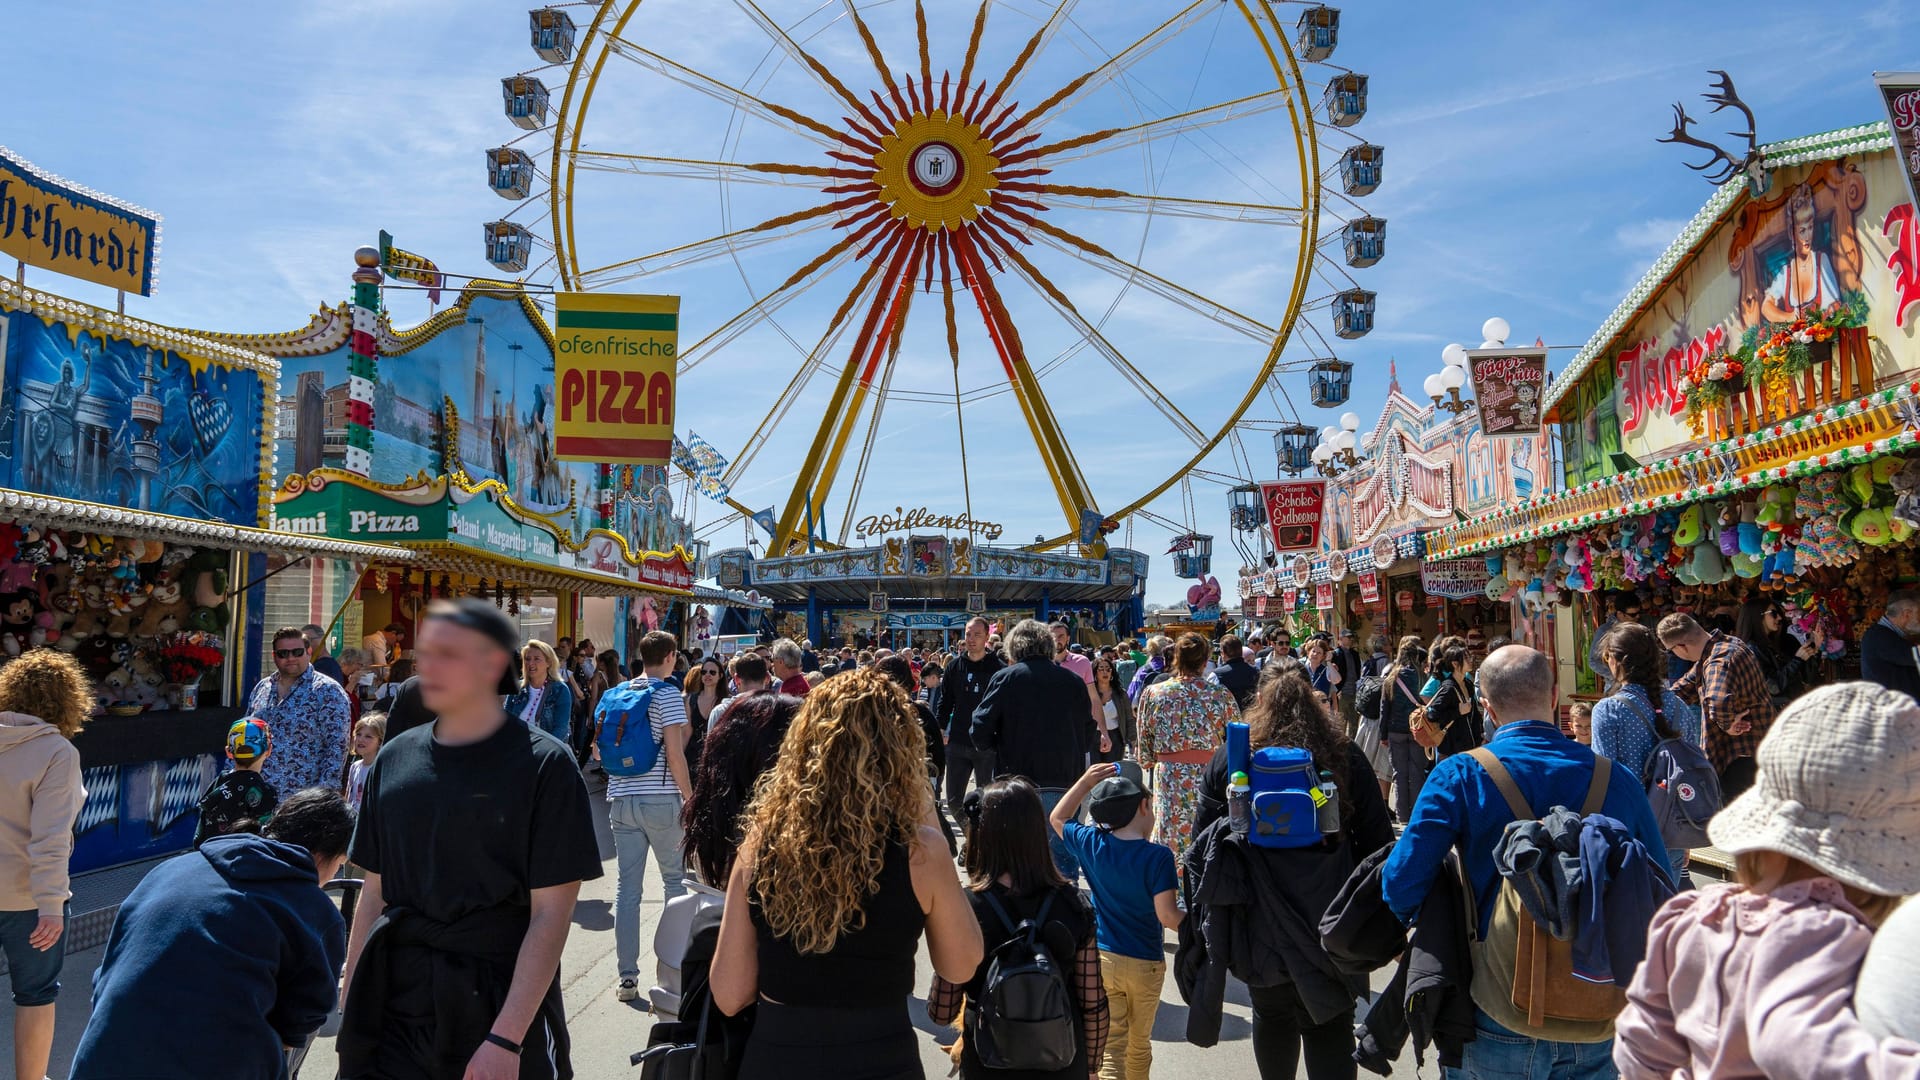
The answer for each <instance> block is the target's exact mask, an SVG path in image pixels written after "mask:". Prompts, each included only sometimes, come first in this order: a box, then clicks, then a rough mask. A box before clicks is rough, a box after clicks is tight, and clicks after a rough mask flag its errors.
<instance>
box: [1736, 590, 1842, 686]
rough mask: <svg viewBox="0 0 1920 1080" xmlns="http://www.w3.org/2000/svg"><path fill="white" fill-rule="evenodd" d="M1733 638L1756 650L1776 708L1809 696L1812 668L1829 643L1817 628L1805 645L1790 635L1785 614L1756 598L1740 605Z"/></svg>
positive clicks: (1768, 599) (1766, 600) (1765, 599)
mask: <svg viewBox="0 0 1920 1080" xmlns="http://www.w3.org/2000/svg"><path fill="white" fill-rule="evenodd" d="M1733 636H1734V637H1737V638H1739V639H1740V640H1742V641H1744V642H1746V643H1747V644H1748V645H1751V646H1753V651H1754V655H1756V656H1758V657H1759V658H1760V673H1761V674H1762V675H1764V676H1766V679H1767V694H1768V695H1769V696H1771V697H1772V698H1773V703H1774V706H1775V707H1776V708H1777V707H1779V706H1783V705H1785V704H1786V703H1787V702H1789V701H1792V700H1793V699H1794V698H1797V697H1799V696H1800V695H1801V694H1804V693H1806V692H1807V689H1808V687H1809V685H1810V682H1811V680H1810V678H1809V677H1810V676H1811V675H1812V674H1813V672H1812V670H1811V669H1810V667H1809V665H1810V664H1811V663H1812V662H1813V658H1814V657H1815V656H1817V655H1819V651H1820V646H1821V645H1823V644H1825V643H1826V637H1825V636H1824V635H1823V634H1820V632H1819V630H1818V628H1816V629H1815V636H1814V637H1812V638H1809V639H1808V640H1807V641H1805V642H1801V641H1799V640H1797V639H1795V638H1794V636H1793V635H1791V634H1789V633H1787V618H1786V613H1785V612H1783V611H1781V610H1780V605H1779V604H1778V603H1776V602H1775V601H1774V600H1773V599H1772V598H1771V597H1766V596H1756V597H1753V598H1752V599H1750V600H1748V601H1747V602H1745V603H1743V604H1741V605H1740V617H1739V618H1738V619H1737V620H1736V621H1735V622H1734V631H1733Z"/></svg>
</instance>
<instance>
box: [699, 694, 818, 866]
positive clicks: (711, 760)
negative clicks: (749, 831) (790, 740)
mask: <svg viewBox="0 0 1920 1080" xmlns="http://www.w3.org/2000/svg"><path fill="white" fill-rule="evenodd" d="M799 711H800V699H799V698H797V697H789V696H787V695H786V694H782V693H778V692H776V691H773V690H761V691H757V692H755V693H752V694H748V695H746V696H745V697H742V698H739V699H737V700H735V701H734V703H733V704H732V705H729V706H727V711H726V712H725V713H724V714H723V715H722V716H721V717H720V724H719V726H717V727H715V728H713V729H712V730H711V731H708V732H707V738H706V744H705V747H704V749H703V750H702V752H701V754H700V761H699V763H698V764H695V765H693V766H691V768H692V771H693V794H692V796H691V797H689V798H688V799H687V805H686V806H685V807H683V808H682V809H681V811H680V828H681V830H682V832H683V838H682V841H681V847H680V851H681V856H682V858H683V859H684V860H685V863H686V868H687V870H688V871H690V872H692V873H696V874H698V875H700V879H701V880H702V881H705V882H706V883H707V884H709V885H711V886H713V887H714V888H716V889H724V888H726V887H727V878H728V876H730V875H731V874H732V873H733V861H734V856H735V855H736V854H737V853H738V852H739V850H740V842H741V840H742V839H743V838H744V832H743V826H744V818H743V817H742V813H743V811H745V810H746V808H747V800H748V799H750V798H752V797H753V786H754V784H756V783H758V782H759V780H760V776H761V774H762V773H765V772H766V771H767V770H768V769H770V768H772V767H773V762H774V758H775V757H776V756H777V755H778V754H779V753H780V743H781V740H783V739H785V738H786V736H787V728H788V727H789V726H791V725H792V724H793V717H794V714H795V713H797V712H799Z"/></svg>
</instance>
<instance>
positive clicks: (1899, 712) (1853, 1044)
mask: <svg viewBox="0 0 1920 1080" xmlns="http://www.w3.org/2000/svg"><path fill="white" fill-rule="evenodd" d="M1757 764H1758V766H1759V778H1758V779H1757V780H1756V782H1755V783H1754V786H1753V787H1752V788H1751V789H1749V790H1748V791H1747V792H1746V793H1745V794H1743V795H1741V796H1740V797H1739V798H1738V799H1735V800H1734V801H1733V803H1732V804H1731V805H1729V806H1728V807H1727V808H1726V809H1725V810H1722V811H1721V812H1720V813H1719V814H1718V815H1717V816H1715V817H1714V819H1713V821H1712V822H1711V823H1709V824H1708V826H1707V835H1708V836H1709V837H1710V838H1711V839H1712V840H1713V843H1714V845H1715V846H1717V847H1719V848H1720V849H1721V850H1723V851H1726V852H1728V853H1729V854H1732V855H1733V856H1734V857H1735V864H1736V875H1737V876H1738V878H1739V883H1738V884H1726V885H1714V886H1711V887H1709V888H1706V889H1702V890H1700V891H1698V892H1691V893H1682V894H1680V895H1678V896H1676V897H1674V898H1673V899H1672V900H1670V901H1668V902H1667V904H1666V906H1665V907H1663V908H1661V909H1660V912H1659V914H1657V915H1655V916H1654V919H1653V925H1652V927H1651V928H1650V929H1649V930H1648V936H1647V955H1646V959H1645V961H1644V962H1643V963H1642V964H1641V966H1640V969H1639V971H1638V972H1637V973H1636V974H1635V976H1634V980H1633V985H1632V987H1631V988H1629V989H1628V991H1627V1007H1626V1010H1625V1011H1624V1012H1622V1013H1621V1014H1620V1018H1619V1020H1618V1021H1617V1025H1616V1037H1615V1040H1614V1049H1613V1059H1614V1063H1615V1064H1616V1065H1617V1066H1618V1067H1619V1069H1620V1073H1621V1075H1622V1076H1627V1077H1638V1076H1663V1077H1664V1076H1676V1075H1683V1076H1690V1077H1695V1078H1707V1077H1730V1076H1771V1077H1812V1076H1847V1077H1920V1044H1916V1043H1913V1042H1908V1041H1905V1040H1902V1039H1887V1040H1884V1041H1883V1040H1881V1039H1879V1038H1877V1037H1875V1035H1873V1034H1872V1033H1870V1032H1869V1031H1868V1030H1867V1029H1866V1028H1865V1027H1863V1026H1862V1025H1861V1023H1860V1019H1859V1017H1858V1016H1857V1015H1856V1014H1855V1012H1854V1008H1853V991H1854V982H1855V980H1856V978H1857V977H1858V975H1859V972H1860V965H1861V961H1862V960H1863V959H1864V958H1865V956H1866V952H1867V945H1868V943H1869V942H1871V941H1872V939H1873V931H1874V928H1875V927H1876V926H1878V925H1879V923H1880V922H1881V921H1883V920H1884V919H1885V918H1886V917H1887V916H1888V915H1889V914H1891V913H1892V911H1893V910H1894V908H1895V907H1896V906H1897V905H1898V903H1899V898H1900V897H1902V896H1906V895H1908V894H1911V893H1915V892H1920V843H1916V838H1920V704H1916V703H1915V701H1914V699H1913V698H1910V697H1908V696H1907V695H1905V694H1902V693H1897V692H1894V691H1890V690H1886V689H1884V688H1882V687H1880V686H1877V685H1875V684H1873V683H1865V682H1849V683H1840V684H1837V685H1833V686H1825V687H1821V688H1819V689H1817V690H1814V691H1812V692H1811V693H1808V694H1806V695H1805V696H1803V697H1801V698H1799V699H1798V700H1796V701H1795V702H1794V703H1793V704H1792V705H1790V706H1788V707H1787V709H1786V710H1785V711H1784V712H1782V713H1781V714H1780V718H1779V720H1778V721H1776V722H1775V723H1774V726H1773V730H1772V731H1771V732H1770V733H1769V734H1768V735H1767V738H1766V740H1765V741H1764V742H1762V743H1761V744H1760V749H1759V753H1758V755H1757Z"/></svg>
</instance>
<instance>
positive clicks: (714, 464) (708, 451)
mask: <svg viewBox="0 0 1920 1080" xmlns="http://www.w3.org/2000/svg"><path fill="white" fill-rule="evenodd" d="M673 463H674V464H675V465H677V466H679V468H680V470H681V471H682V472H684V473H686V474H687V475H688V476H690V477H692V478H693V480H694V486H695V487H696V488H698V489H699V491H700V494H702V495H705V496H706V497H707V498H709V499H712V500H713V501H715V502H725V501H727V496H728V495H729V494H731V491H730V490H729V489H728V487H727V485H726V484H725V483H724V482H723V481H722V480H721V479H720V477H721V476H722V475H723V474H724V473H725V472H726V469H727V459H726V458H725V457H723V456H721V454H720V451H718V450H715V449H714V448H713V444H712V443H709V442H708V441H707V440H705V439H703V438H701V437H700V436H699V434H698V433H696V432H693V431H689V432H687V441H686V442H681V441H680V436H678V435H675V436H674V437H673Z"/></svg>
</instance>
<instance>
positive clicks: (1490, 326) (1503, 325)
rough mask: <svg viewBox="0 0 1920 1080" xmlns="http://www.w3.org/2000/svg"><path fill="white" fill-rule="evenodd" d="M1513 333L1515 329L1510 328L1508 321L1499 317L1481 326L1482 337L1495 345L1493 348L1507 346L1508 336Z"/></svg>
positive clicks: (1496, 316)
mask: <svg viewBox="0 0 1920 1080" xmlns="http://www.w3.org/2000/svg"><path fill="white" fill-rule="evenodd" d="M1512 333H1513V327H1511V326H1508V325H1507V320H1505V319H1503V318H1501V317H1500V316H1498V315H1495V316H1494V317H1493V318H1491V319H1488V320H1487V321H1486V322H1484V323H1481V324H1480V336H1481V337H1483V338H1486V339H1487V340H1488V341H1491V342H1492V343H1493V346H1491V347H1498V346H1501V345H1505V344H1506V343H1507V337H1508V335H1510V334H1512Z"/></svg>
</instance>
